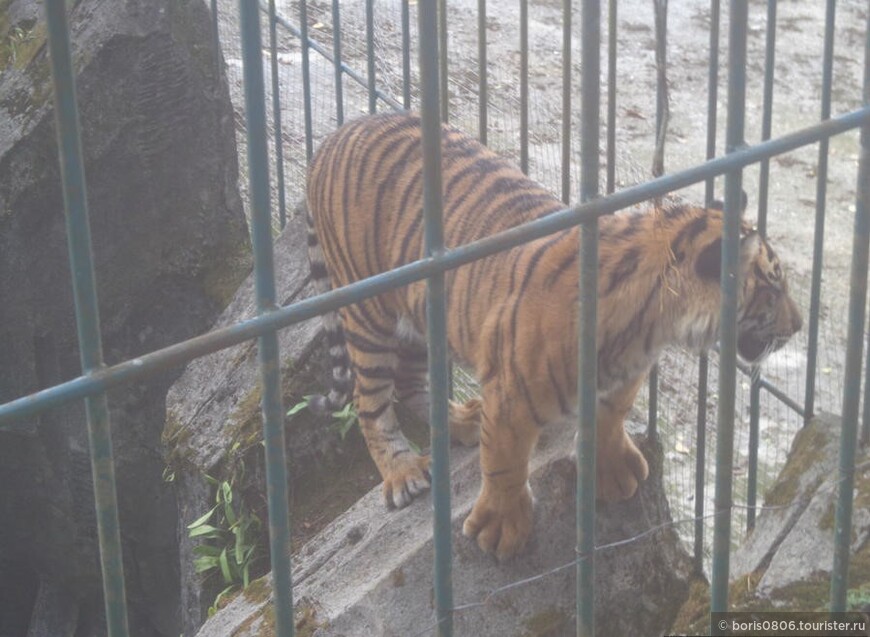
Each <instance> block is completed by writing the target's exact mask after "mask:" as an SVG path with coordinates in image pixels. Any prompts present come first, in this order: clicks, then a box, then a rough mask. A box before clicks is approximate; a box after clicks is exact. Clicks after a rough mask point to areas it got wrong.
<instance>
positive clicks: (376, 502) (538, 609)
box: [198, 427, 692, 637]
mask: <svg viewBox="0 0 870 637" xmlns="http://www.w3.org/2000/svg"><path fill="white" fill-rule="evenodd" d="M572 440H573V430H572V428H571V427H562V428H559V427H552V428H548V429H547V430H545V432H544V434H543V436H542V439H541V442H540V444H539V448H538V450H537V452H536V454H535V456H534V458H533V466H532V477H531V482H532V488H533V489H534V492H535V496H536V506H535V527H534V533H535V535H534V537H533V539H532V541H531V543H530V546H529V547H528V549H527V551H526V552H525V553H523V554H522V555H520V556H519V557H518V558H515V559H514V560H512V561H510V562H508V563H504V564H499V563H497V562H496V561H495V560H494V559H493V558H491V557H488V556H486V555H484V554H483V553H481V551H480V550H479V549H478V548H477V546H476V544H474V543H473V542H472V541H470V540H468V539H466V538H464V537H463V536H462V535H461V526H462V521H463V519H464V518H465V516H466V515H467V514H468V512H469V510H470V508H471V505H472V503H473V501H474V499H475V497H476V496H477V493H478V490H479V488H480V477H479V469H478V463H477V452H476V451H474V450H468V449H459V448H455V449H453V450H452V451H451V463H452V471H451V473H452V477H451V498H452V504H453V507H452V513H453V525H452V536H453V591H454V601H455V606H456V607H457V608H458V610H457V612H456V614H455V618H454V626H455V632H456V634H458V635H479V636H481V637H490V636H491V637H496V636H502V635H568V634H574V632H575V628H574V625H575V623H574V622H575V619H574V608H575V591H576V588H575V585H574V581H575V576H574V573H575V567H574V565H573V562H574V559H575V545H576V539H575V537H576V536H575V510H576V509H575V500H576V498H575V482H576V473H575V470H574V463H573V461H572V460H571V459H570V457H569V456H570V449H571V447H572V444H573V443H572ZM643 447H644V449H645V451H646V455H647V457H648V458H649V459H651V462H650V469H651V475H650V478H649V480H647V481H646V482H645V483H644V484H643V485H642V486H641V488H640V490H639V492H638V494H637V496H635V497H634V498H632V499H631V500H630V501H628V502H625V503H620V504H610V505H605V504H600V505H599V509H598V519H597V530H596V534H597V535H596V545H597V546H599V547H601V549H600V550H599V551H598V552H597V555H596V571H595V574H596V581H595V600H596V601H595V616H596V622H597V627H598V632H599V634H602V635H637V636H640V637H643V636H646V635H650V636H651V635H661V634H663V633H664V632H666V631H667V630H668V628H669V627H670V625H671V622H672V621H673V619H674V617H675V616H676V613H677V610H678V609H679V607H680V606H681V605H682V603H683V601H684V600H685V599H686V596H687V595H688V579H689V573H690V571H691V568H692V565H691V559H690V558H689V556H688V555H687V554H686V552H685V551H684V548H683V546H682V544H681V542H680V540H679V538H678V537H677V534H676V533H675V531H674V529H673V528H672V527H670V526H668V524H667V522H669V521H670V513H669V510H668V504H667V500H666V498H665V495H664V491H663V489H662V473H661V450H660V448H658V446H657V445H655V444H650V443H646V444H644V445H643ZM431 508H432V503H431V499H430V497H429V496H426V497H423V498H422V499H421V500H420V501H417V502H415V503H414V504H412V505H411V506H409V507H407V508H405V509H402V510H399V511H393V512H389V513H386V512H385V510H384V508H383V504H382V503H381V494H380V487H378V488H376V489H375V490H373V491H372V492H370V493H369V494H368V495H366V496H365V497H363V498H362V499H361V500H360V501H359V502H358V503H357V504H356V505H354V506H353V507H352V508H351V509H350V510H349V511H347V512H346V513H345V514H343V515H342V516H341V517H339V518H338V519H337V520H335V521H334V522H333V523H332V524H331V525H329V526H328V527H326V528H325V529H324V530H323V531H321V532H320V533H319V534H318V535H317V536H316V537H315V538H313V539H312V540H311V541H309V542H308V543H307V544H305V546H304V547H302V548H301V550H300V551H298V552H297V554H296V555H295V556H294V562H293V582H294V593H293V594H294V599H295V601H296V608H297V624H298V629H299V632H300V634H306V635H307V634H314V635H318V636H321V637H327V636H336V637H337V636H339V635H344V636H346V637H353V636H357V635H363V636H368V635H378V636H400V635H401V636H407V635H417V634H431V633H432V626H433V623H434V617H433V611H432V591H433V580H432V565H433V547H432V518H431ZM651 531H652V532H651ZM632 538H636V539H632ZM271 595H272V593H271V583H270V579H269V578H264V579H262V580H260V581H258V582H255V584H254V585H252V586H251V587H250V588H249V589H248V590H246V591H245V592H244V593H243V594H242V595H240V596H239V597H237V598H236V599H235V600H233V601H232V602H231V603H230V604H229V605H228V606H227V607H226V608H225V609H223V610H222V611H220V612H218V613H217V614H216V615H215V616H214V617H212V618H211V619H210V620H209V621H208V622H207V623H206V624H205V625H204V626H203V628H202V630H201V631H200V632H199V633H198V636H199V637H229V636H230V635H234V636H237V637H242V636H248V635H265V634H271V633H270V632H269V631H270V630H271V629H272V627H273V621H274V615H273V614H272V613H271V611H270V610H269V605H270V604H271ZM306 630H307V632H303V631H306Z"/></svg>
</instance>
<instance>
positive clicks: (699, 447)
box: [694, 352, 709, 575]
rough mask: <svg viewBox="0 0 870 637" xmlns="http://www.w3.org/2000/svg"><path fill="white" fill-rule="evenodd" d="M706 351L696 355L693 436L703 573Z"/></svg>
mask: <svg viewBox="0 0 870 637" xmlns="http://www.w3.org/2000/svg"><path fill="white" fill-rule="evenodd" d="M708 365H709V358H708V357H707V353H706V352H702V353H701V355H700V356H699V357H698V421H697V429H696V438H695V546H694V565H695V574H696V575H703V574H704V497H705V496H704V484H705V482H706V475H705V473H704V465H705V461H706V450H707V367H708Z"/></svg>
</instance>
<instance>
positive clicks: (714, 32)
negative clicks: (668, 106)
mask: <svg viewBox="0 0 870 637" xmlns="http://www.w3.org/2000/svg"><path fill="white" fill-rule="evenodd" d="M719 14H720V10H719V0H710V64H709V66H708V69H707V155H706V157H707V160H710V159H713V158H714V157H715V156H716V113H717V110H718V105H719V101H718V100H719ZM714 185H715V184H714V179H713V177H709V178H708V179H707V180H706V182H705V188H704V204H705V205H708V206H709V205H710V204H711V203H712V202H713V200H714V199H715V198H716V197H715V195H714V194H713V190H714Z"/></svg>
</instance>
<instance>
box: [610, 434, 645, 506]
mask: <svg viewBox="0 0 870 637" xmlns="http://www.w3.org/2000/svg"><path fill="white" fill-rule="evenodd" d="M597 469H598V470H597V474H598V475H597V479H598V497H599V498H601V499H602V500H608V501H611V502H615V501H618V500H627V499H628V498H630V497H631V496H633V495H634V493H635V491H637V487H638V484H640V483H641V482H643V481H644V480H646V479H647V476H649V465H647V463H646V458H644V457H643V454H642V453H641V452H640V449H638V448H637V447H636V446H635V444H634V442H632V440H631V438H629V437H628V436H627V435H625V434H623V436H622V439H621V440H619V441H618V442H617V443H616V444H614V445H613V446H612V447H611V448H610V449H600V450H599V453H598V458H597Z"/></svg>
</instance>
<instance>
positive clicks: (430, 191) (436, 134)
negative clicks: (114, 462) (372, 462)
mask: <svg viewBox="0 0 870 637" xmlns="http://www.w3.org/2000/svg"><path fill="white" fill-rule="evenodd" d="M418 15H419V23H420V88H421V99H420V106H421V109H420V110H421V122H422V127H423V176H424V179H423V216H424V236H425V242H426V256H427V257H432V256H437V255H440V254H442V253H443V251H444V229H443V225H442V208H441V188H442V184H441V123H440V121H439V108H438V89H439V85H438V62H437V60H438V55H437V53H438V40H437V34H438V29H437V17H438V16H437V11H436V7H435V3H434V1H433V0H429V1H427V2H421V3H420V5H419V7H418ZM427 291H428V295H427V299H426V323H427V331H428V339H427V341H428V346H429V391H430V395H431V396H432V400H431V401H430V405H429V423H430V429H429V431H430V435H431V446H432V465H431V472H432V502H433V505H434V508H435V514H434V520H433V527H434V538H435V539H434V544H435V571H434V573H435V616H436V618H437V620H438V631H437V634H438V635H439V636H440V637H450V636H451V635H452V634H453V586H452V557H451V538H450V533H451V530H450V436H449V432H448V430H447V394H448V390H449V379H450V369H449V366H448V363H447V314H446V307H447V306H446V299H445V290H444V273H443V272H435V273H433V274H432V276H430V277H429V281H428V287H427Z"/></svg>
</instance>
